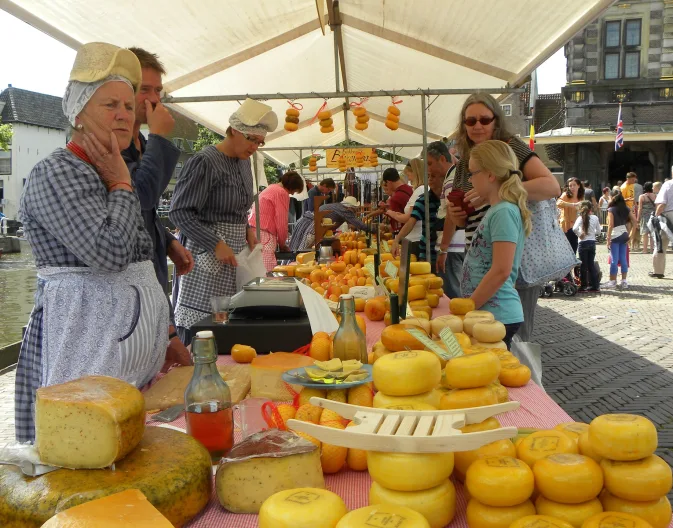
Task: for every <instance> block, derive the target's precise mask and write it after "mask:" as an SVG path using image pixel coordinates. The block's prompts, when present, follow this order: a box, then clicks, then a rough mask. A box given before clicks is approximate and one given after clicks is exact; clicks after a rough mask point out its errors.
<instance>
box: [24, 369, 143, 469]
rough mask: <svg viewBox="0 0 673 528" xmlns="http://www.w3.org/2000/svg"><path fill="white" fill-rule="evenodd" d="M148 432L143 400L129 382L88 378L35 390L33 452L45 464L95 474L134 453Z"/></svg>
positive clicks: (109, 378) (115, 379) (98, 377)
mask: <svg viewBox="0 0 673 528" xmlns="http://www.w3.org/2000/svg"><path fill="white" fill-rule="evenodd" d="M144 430H145V399H144V398H143V395H142V394H141V392H140V391H139V390H138V389H136V388H135V387H134V386H133V385H130V384H129V383H126V382H125V381H122V380H119V379H117V378H112V377H109V376H85V377H83V378H79V379H76V380H73V381H69V382H67V383H60V384H58V385H50V386H48V387H42V388H39V389H37V392H36V400H35V447H36V448H37V451H38V453H39V454H40V459H41V460H42V462H43V463H45V464H50V465H53V466H59V467H67V468H72V469H76V468H88V469H97V468H104V467H107V466H111V465H112V464H113V463H114V462H116V461H117V460H121V459H122V458H124V457H125V456H126V455H127V454H128V453H129V452H130V451H131V450H132V449H134V448H135V447H136V446H137V445H138V443H139V442H140V439H141V438H142V436H143V431H144Z"/></svg>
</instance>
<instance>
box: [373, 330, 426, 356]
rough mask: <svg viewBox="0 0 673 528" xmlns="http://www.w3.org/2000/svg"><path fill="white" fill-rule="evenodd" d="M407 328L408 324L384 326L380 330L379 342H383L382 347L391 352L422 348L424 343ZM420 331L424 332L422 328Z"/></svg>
mask: <svg viewBox="0 0 673 528" xmlns="http://www.w3.org/2000/svg"><path fill="white" fill-rule="evenodd" d="M408 329H409V327H408V326H406V325H401V324H393V325H390V326H386V327H385V328H384V329H383V331H382V332H381V343H383V346H384V347H386V348H387V349H388V350H391V351H393V352H400V351H402V350H408V349H411V350H423V349H424V348H425V345H423V343H421V342H420V341H419V340H418V339H416V338H415V337H414V336H412V335H411V334H410V333H409V332H407V330H408ZM421 332H423V334H425V333H426V332H425V331H424V330H421Z"/></svg>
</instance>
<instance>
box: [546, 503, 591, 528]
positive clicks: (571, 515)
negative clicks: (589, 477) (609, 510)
mask: <svg viewBox="0 0 673 528" xmlns="http://www.w3.org/2000/svg"><path fill="white" fill-rule="evenodd" d="M535 509H536V510H537V513H538V514H539V515H548V516H549V517H555V518H557V519H561V520H562V521H565V522H567V523H568V524H572V525H573V526H574V527H575V528H582V524H583V523H584V521H586V520H587V519H588V518H589V517H591V516H592V515H596V514H597V513H601V512H602V511H603V505H602V504H601V501H599V500H598V499H591V500H590V501H587V502H582V503H580V504H563V503H561V502H555V501H552V500H549V499H547V498H545V497H543V496H542V495H540V496H539V497H538V498H537V499H535Z"/></svg>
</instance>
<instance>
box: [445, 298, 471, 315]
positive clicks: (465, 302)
mask: <svg viewBox="0 0 673 528" xmlns="http://www.w3.org/2000/svg"><path fill="white" fill-rule="evenodd" d="M449 310H451V313H452V314H453V315H465V314H466V313H467V312H470V311H472V310H474V301H473V300H472V299H463V298H461V297H454V298H453V299H451V300H450V301H449Z"/></svg>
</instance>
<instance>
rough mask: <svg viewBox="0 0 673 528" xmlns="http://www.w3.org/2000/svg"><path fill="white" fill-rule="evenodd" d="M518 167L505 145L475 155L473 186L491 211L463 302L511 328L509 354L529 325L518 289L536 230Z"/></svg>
mask: <svg viewBox="0 0 673 528" xmlns="http://www.w3.org/2000/svg"><path fill="white" fill-rule="evenodd" d="M517 166H518V162H517V158H516V155H515V154H514V151H513V150H512V149H511V148H510V147H509V145H507V143H504V142H502V141H497V140H488V141H484V142H483V143H480V144H479V145H477V146H475V147H474V148H473V149H472V152H471V153H470V162H469V178H470V181H471V184H472V186H473V187H474V189H475V191H476V192H477V193H478V194H479V196H480V197H482V198H483V199H484V200H486V202H487V203H488V204H489V206H490V207H489V209H488V211H487V212H486V214H485V215H484V218H483V219H482V221H481V223H480V224H479V226H478V227H477V229H476V231H475V234H474V237H473V239H472V245H471V246H470V249H469V251H468V252H467V255H466V257H465V263H464V265H463V277H462V281H461V292H462V295H463V297H469V298H471V299H472V300H473V301H474V304H475V306H476V308H477V309H481V310H487V311H489V312H491V313H492V314H493V315H494V317H495V318H496V319H497V320H498V321H500V322H501V323H503V324H504V325H505V328H506V329H507V334H506V335H505V338H504V341H505V344H506V345H507V348H508V349H509V347H510V344H511V342H512V337H513V336H514V334H516V332H517V330H518V329H519V327H520V326H521V324H522V323H523V320H524V316H523V308H522V306H521V300H520V298H519V294H518V293H517V291H516V289H515V288H514V284H515V282H516V278H517V275H518V274H519V266H520V264H521V255H522V253H523V246H524V241H525V240H526V237H527V236H528V235H529V234H530V231H531V228H532V226H531V218H530V216H531V215H530V211H529V210H528V206H527V200H528V193H527V192H526V189H524V187H523V185H522V183H521V171H519V170H518V169H517Z"/></svg>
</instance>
